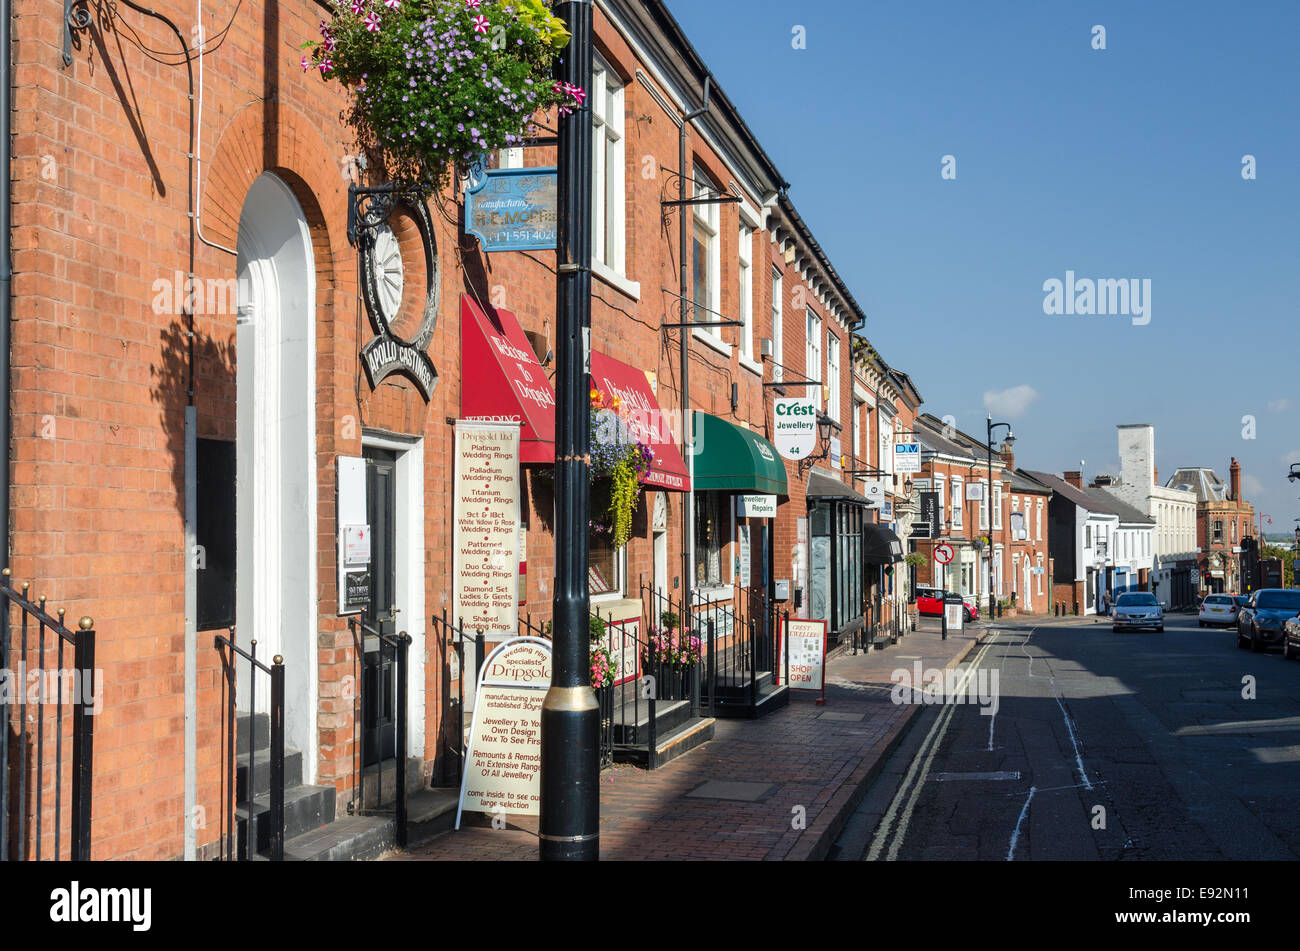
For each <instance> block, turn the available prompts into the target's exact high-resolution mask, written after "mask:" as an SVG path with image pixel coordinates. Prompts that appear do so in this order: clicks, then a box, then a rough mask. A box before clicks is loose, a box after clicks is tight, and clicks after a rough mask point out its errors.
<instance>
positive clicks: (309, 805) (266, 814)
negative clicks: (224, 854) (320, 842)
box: [235, 786, 335, 859]
mask: <svg viewBox="0 0 1300 951" xmlns="http://www.w3.org/2000/svg"><path fill="white" fill-rule="evenodd" d="M334 810H335V791H334V787H333V786H292V787H290V788H288V789H286V790H285V791H284V837H285V841H286V843H287V842H288V840H289V839H292V838H294V837H296V836H299V835H302V834H303V833H304V832H310V831H312V830H314V829H319V828H320V827H321V826H324V825H328V824H329V823H331V822H333V821H334V816H335V811H334ZM253 822H254V826H253V829H254V832H253V835H254V839H255V843H256V844H255V847H254V849H255V852H256V853H260V854H265V853H266V852H267V851H268V850H269V849H270V847H271V799H270V796H269V795H266V794H263V795H260V796H255V797H254V798H253ZM247 830H248V808H247V804H246V803H245V804H244V805H241V806H239V807H237V808H236V809H235V836H236V845H237V847H238V858H240V859H243V858H245V857H246V856H247V851H248V831H247Z"/></svg>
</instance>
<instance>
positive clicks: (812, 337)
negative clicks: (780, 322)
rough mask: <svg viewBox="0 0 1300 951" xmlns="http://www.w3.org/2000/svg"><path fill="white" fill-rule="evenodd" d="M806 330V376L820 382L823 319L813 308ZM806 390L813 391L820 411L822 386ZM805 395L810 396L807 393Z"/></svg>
mask: <svg viewBox="0 0 1300 951" xmlns="http://www.w3.org/2000/svg"><path fill="white" fill-rule="evenodd" d="M810 293H811V292H810ZM804 329H805V332H806V336H807V339H806V341H805V344H804V371H803V372H804V376H805V377H807V378H808V379H809V380H820V379H821V378H822V319H821V316H820V315H819V314H818V313H817V311H815V310H813V309H812V308H811V307H809V308H808V311H807V315H806V316H805V318H804ZM806 389H807V390H812V391H813V392H812V394H811V395H813V396H814V397H815V398H816V400H817V409H818V410H820V409H821V408H822V405H823V404H822V387H821V385H820V384H818V385H816V386H809V387H807V388H806ZM805 395H809V394H807V393H806V392H805Z"/></svg>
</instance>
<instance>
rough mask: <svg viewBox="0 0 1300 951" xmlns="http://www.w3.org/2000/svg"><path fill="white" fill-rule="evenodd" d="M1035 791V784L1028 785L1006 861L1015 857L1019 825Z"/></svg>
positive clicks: (1027, 811)
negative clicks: (1027, 791)
mask: <svg viewBox="0 0 1300 951" xmlns="http://www.w3.org/2000/svg"><path fill="white" fill-rule="evenodd" d="M1089 788H1090V789H1091V788H1092V787H1089ZM1036 792H1038V787H1037V786H1030V787H1029V795H1028V796H1026V797H1025V804H1024V806H1023V807H1021V809H1020V818H1019V819H1017V820H1016V828H1015V831H1014V832H1012V833H1011V847H1010V848H1009V849H1007V861H1008V862H1010V861H1011V860H1012V859H1014V858H1015V857H1016V843H1018V842H1019V841H1020V826H1021V825H1022V824H1024V821H1025V816H1027V815H1029V804H1030V803H1031V802H1033V801H1034V793H1036Z"/></svg>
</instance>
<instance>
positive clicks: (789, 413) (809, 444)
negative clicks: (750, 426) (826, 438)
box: [772, 396, 817, 459]
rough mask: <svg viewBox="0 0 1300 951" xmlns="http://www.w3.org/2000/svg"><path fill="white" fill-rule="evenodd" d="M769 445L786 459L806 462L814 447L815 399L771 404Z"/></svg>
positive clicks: (815, 444)
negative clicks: (770, 442)
mask: <svg viewBox="0 0 1300 951" xmlns="http://www.w3.org/2000/svg"><path fill="white" fill-rule="evenodd" d="M773 415H774V419H775V422H774V423H773V425H772V444H773V445H774V446H776V451H777V452H779V453H780V454H781V455H782V456H784V457H785V458H787V459H806V458H807V457H808V456H809V455H810V454H811V453H812V451H813V450H814V449H816V448H817V400H816V398H805V397H801V396H792V397H782V398H779V399H777V400H776V401H775V411H774V414H773Z"/></svg>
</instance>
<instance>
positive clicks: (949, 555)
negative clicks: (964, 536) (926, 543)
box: [934, 542, 957, 565]
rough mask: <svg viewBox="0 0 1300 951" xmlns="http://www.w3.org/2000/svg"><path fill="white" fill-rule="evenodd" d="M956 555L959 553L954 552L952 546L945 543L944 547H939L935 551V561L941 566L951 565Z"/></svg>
mask: <svg viewBox="0 0 1300 951" xmlns="http://www.w3.org/2000/svg"><path fill="white" fill-rule="evenodd" d="M956 554H957V553H956V552H955V551H953V550H952V546H951V545H949V544H948V543H947V542H944V543H943V544H942V545H939V546H937V547H936V548H935V549H934V560H935V561H937V562H938V563H939V564H941V565H951V564H952V560H953V558H954V557H955V556H956Z"/></svg>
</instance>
